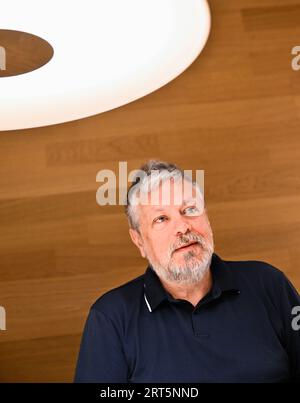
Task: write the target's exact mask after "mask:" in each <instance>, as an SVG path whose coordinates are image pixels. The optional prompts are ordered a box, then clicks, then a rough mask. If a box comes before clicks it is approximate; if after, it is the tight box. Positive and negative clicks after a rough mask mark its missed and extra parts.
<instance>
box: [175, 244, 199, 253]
mask: <svg viewBox="0 0 300 403" xmlns="http://www.w3.org/2000/svg"><path fill="white" fill-rule="evenodd" d="M192 245H199V242H195V241H194V242H190V243H188V244H186V245H182V246H180V247H179V248H177V249H176V250H175V252H176V251H178V250H182V249H185V248H188V247H189V246H192Z"/></svg>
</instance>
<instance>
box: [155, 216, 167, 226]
mask: <svg viewBox="0 0 300 403" xmlns="http://www.w3.org/2000/svg"><path fill="white" fill-rule="evenodd" d="M166 218H167V217H166V216H164V215H161V216H159V217H157V218H155V219H154V220H153V222H155V223H158V224H159V223H162V222H164V221H165V219H166Z"/></svg>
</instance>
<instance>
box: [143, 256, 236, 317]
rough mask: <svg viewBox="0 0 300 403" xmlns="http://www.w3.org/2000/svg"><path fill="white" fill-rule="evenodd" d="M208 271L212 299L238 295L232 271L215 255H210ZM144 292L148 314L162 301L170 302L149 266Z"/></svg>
mask: <svg viewBox="0 0 300 403" xmlns="http://www.w3.org/2000/svg"><path fill="white" fill-rule="evenodd" d="M210 270H211V273H212V278H213V285H212V288H211V293H212V295H213V296H214V298H217V297H219V296H220V295H221V294H222V293H225V292H228V291H231V292H235V293H239V289H238V287H237V284H236V282H235V279H234V276H233V273H232V269H230V267H229V266H228V264H226V262H225V261H223V260H222V259H221V258H220V257H219V256H218V255H217V254H215V253H213V255H212V260H211V265H210ZM144 291H145V292H144V298H145V301H146V304H147V307H148V309H149V311H150V312H152V311H153V310H154V309H156V308H157V307H158V305H160V303H161V302H162V301H164V300H172V296H171V295H170V294H169V293H168V292H167V291H166V290H165V289H164V287H163V285H162V283H161V281H160V279H159V277H158V275H157V274H156V273H155V271H154V270H153V268H152V267H151V265H149V266H148V267H147V269H146V272H145V274H144ZM173 300H174V299H173Z"/></svg>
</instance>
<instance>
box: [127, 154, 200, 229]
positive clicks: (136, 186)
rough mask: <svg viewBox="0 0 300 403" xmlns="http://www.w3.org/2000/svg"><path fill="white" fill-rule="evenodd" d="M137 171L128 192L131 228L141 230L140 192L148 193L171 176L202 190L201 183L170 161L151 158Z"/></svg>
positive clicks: (128, 215)
mask: <svg viewBox="0 0 300 403" xmlns="http://www.w3.org/2000/svg"><path fill="white" fill-rule="evenodd" d="M135 172H136V174H135V176H134V178H133V182H132V184H131V185H130V187H129V189H128V192H127V200H126V205H125V214H126V216H127V219H128V223H129V226H130V228H132V229H135V230H137V231H139V217H138V211H137V206H136V203H135V200H136V197H137V193H138V192H141V193H148V192H150V191H152V190H155V189H156V188H157V187H158V186H159V185H160V184H161V183H162V182H165V181H167V180H170V179H171V178H173V180H174V181H177V180H178V179H181V180H182V179H184V180H187V181H189V182H191V183H192V185H193V186H196V187H197V189H198V190H200V192H201V189H200V187H199V184H198V183H197V182H196V181H193V180H192V178H191V177H190V176H189V175H186V173H185V172H184V171H183V170H182V169H181V168H179V167H178V166H177V165H175V164H172V163H169V162H164V161H159V160H149V161H148V162H146V163H145V164H144V165H142V166H141V167H140V169H139V170H137V171H135ZM153 174H154V175H153ZM153 176H154V177H153ZM201 193H202V192H201Z"/></svg>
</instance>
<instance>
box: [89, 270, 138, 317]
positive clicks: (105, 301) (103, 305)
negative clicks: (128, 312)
mask: <svg viewBox="0 0 300 403" xmlns="http://www.w3.org/2000/svg"><path fill="white" fill-rule="evenodd" d="M143 290H144V273H143V274H142V275H140V276H138V277H136V278H134V279H132V280H130V281H127V282H126V283H124V284H121V285H120V286H118V287H115V288H113V289H111V290H109V291H106V292H105V293H104V294H102V295H101V296H100V297H99V298H98V299H97V300H96V301H95V302H94V303H93V304H92V306H91V308H90V309H95V310H96V311H100V312H102V313H103V314H107V315H109V316H111V315H113V313H114V312H116V313H119V312H120V310H123V309H124V307H125V306H127V307H128V306H129V305H131V304H132V305H133V306H134V305H136V301H137V296H138V295H140V294H142V292H143Z"/></svg>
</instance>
